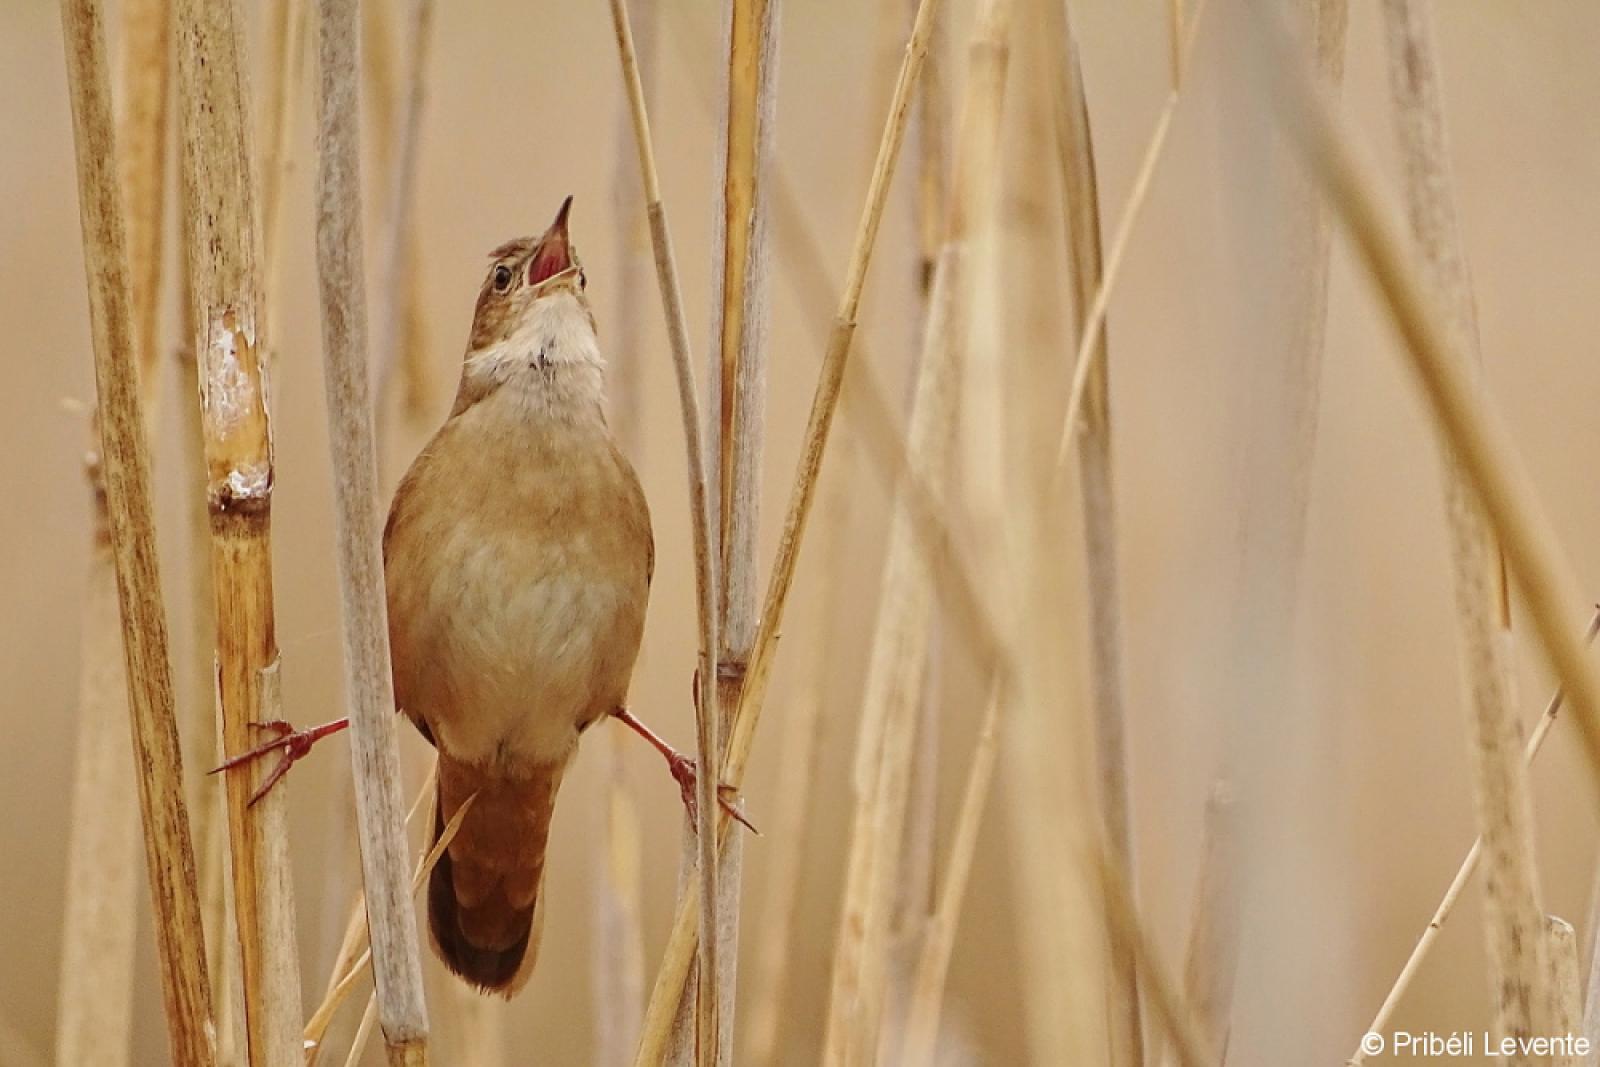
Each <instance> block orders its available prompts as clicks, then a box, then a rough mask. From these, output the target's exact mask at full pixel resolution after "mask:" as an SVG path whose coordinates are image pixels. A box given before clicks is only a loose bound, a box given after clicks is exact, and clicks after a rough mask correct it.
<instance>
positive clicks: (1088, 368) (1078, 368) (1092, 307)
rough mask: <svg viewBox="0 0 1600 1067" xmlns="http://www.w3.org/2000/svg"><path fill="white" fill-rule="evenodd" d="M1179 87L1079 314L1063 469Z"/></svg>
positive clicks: (1193, 33) (1192, 36)
mask: <svg viewBox="0 0 1600 1067" xmlns="http://www.w3.org/2000/svg"><path fill="white" fill-rule="evenodd" d="M1319 2H1320V0H1319ZM1205 9H1206V0H1196V3H1195V6H1194V10H1193V11H1192V12H1190V14H1189V18H1188V31H1187V33H1186V34H1185V36H1184V39H1183V47H1182V48H1181V49H1180V59H1179V63H1178V69H1179V70H1180V71H1186V70H1187V69H1188V65H1189V57H1190V55H1192V54H1193V52H1194V43H1195V41H1196V40H1197V39H1198V38H1199V36H1200V16H1201V15H1202V14H1204V13H1205ZM1182 90H1183V83H1182V82H1174V83H1173V86H1172V89H1171V91H1169V92H1168V93H1167V99H1166V102H1165V103H1164V104H1162V105H1161V113H1160V114H1159V115H1157V116H1156V121H1155V125H1154V127H1152V129H1151V131H1150V140H1149V141H1148V142H1146V144H1145V149H1144V156H1143V157H1142V158H1141V159H1140V161H1139V170H1138V172H1137V173H1136V174H1135V176H1134V179H1133V186H1132V188H1131V189H1130V190H1129V192H1128V200H1127V204H1126V205H1125V206H1124V207H1123V209H1122V217H1121V218H1119V219H1118V220H1117V227H1116V229H1115V230H1114V231H1112V237H1111V244H1110V246H1109V248H1110V250H1109V251H1108V252H1107V253H1106V256H1105V269H1104V271H1103V273H1102V275H1101V278H1100V284H1099V285H1098V286H1097V287H1096V288H1095V293H1094V300H1093V301H1092V302H1091V303H1090V304H1089V312H1088V314H1087V315H1086V316H1084V317H1083V321H1082V322H1081V323H1080V324H1079V327H1078V329H1079V332H1080V337H1079V339H1078V353H1077V356H1076V357H1075V358H1074V360H1073V364H1072V366H1073V372H1072V391H1071V392H1070V393H1069V394H1068V395H1067V411H1066V414H1065V415H1064V416H1063V417H1062V420H1061V424H1062V425H1061V444H1060V445H1059V447H1058V448H1057V450H1056V451H1057V458H1056V464H1057V467H1058V468H1059V469H1061V470H1065V468H1066V463H1067V453H1068V452H1069V451H1071V449H1072V445H1073V443H1074V442H1075V441H1076V440H1077V439H1078V420H1079V418H1080V416H1081V414H1082V411H1083V402H1084V397H1085V395H1086V394H1087V391H1088V388H1089V378H1090V376H1091V375H1093V374H1094V373H1096V369H1095V364H1096V363H1097V362H1098V359H1097V357H1096V353H1097V352H1100V351H1102V345H1101V344H1100V331H1101V330H1102V329H1103V328H1104V327H1105V322H1106V309H1107V308H1108V307H1110V304H1111V293H1112V290H1113V289H1115V288H1116V284H1117V279H1118V278H1119V277H1120V276H1121V271H1122V259H1123V255H1124V253H1126V252H1127V250H1128V242H1129V240H1130V239H1131V238H1132V237H1133V230H1134V227H1135V226H1136V225H1137V224H1138V222H1139V218H1140V216H1141V213H1142V212H1143V210H1144V205H1145V202H1146V200H1147V199H1148V197H1149V195H1150V183H1151V181H1152V180H1153V179H1154V178H1155V174H1156V167H1157V165H1158V164H1160V162H1161V159H1162V156H1163V155H1164V153H1165V151H1166V147H1167V135H1168V134H1169V133H1170V132H1171V130H1172V119H1173V117H1174V116H1175V115H1176V114H1177V112H1178V104H1179V103H1180V102H1181V101H1182V99H1183V92H1182Z"/></svg>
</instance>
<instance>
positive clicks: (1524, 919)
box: [1384, 0, 1552, 1038]
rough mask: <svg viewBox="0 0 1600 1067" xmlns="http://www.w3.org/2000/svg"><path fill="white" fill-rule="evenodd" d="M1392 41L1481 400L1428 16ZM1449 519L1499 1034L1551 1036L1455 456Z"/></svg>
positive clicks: (1416, 191)
mask: <svg viewBox="0 0 1600 1067" xmlns="http://www.w3.org/2000/svg"><path fill="white" fill-rule="evenodd" d="M1384 15H1385V18H1384V27H1385V39H1386V42H1387V44H1388V52H1389V86H1390V93H1391V96H1392V98H1393V101H1394V116H1395V124H1396V128H1397V131H1398V134H1399V141H1400V154H1401V158H1402V160H1403V161H1404V172H1405V192H1406V205H1407V210H1408V215H1409V218H1410V223H1411V233H1412V237H1413V239H1414V240H1415V242H1416V246H1417V249H1418V252H1419V253H1420V256H1421V261H1422V269H1423V271H1424V278H1425V279H1426V284H1427V285H1428V286H1429V287H1430V288H1431V289H1432V290H1433V294H1434V300H1435V304H1436V306H1437V307H1439V308H1440V309H1441V310H1442V311H1443V312H1444V314H1445V319H1446V323H1447V329H1448V330H1449V331H1450V333H1451V335H1452V342H1453V346H1452V348H1453V351H1455V352H1458V353H1460V354H1461V356H1462V357H1463V363H1462V365H1461V367H1460V370H1461V371H1462V372H1463V374H1464V376H1465V380H1466V382H1467V384H1468V385H1469V386H1470V387H1473V388H1481V380H1482V373H1481V371H1482V363H1483V356H1482V353H1481V351H1480V350H1479V343H1478V324H1477V311H1476V308H1475V306H1474V301H1473V297H1472V286H1471V282H1470V281H1469V277H1468V268H1467V261H1466V254H1465V251H1464V249H1463V247H1462V241H1461V234H1460V226H1459V223H1458V221H1457V218H1456V209H1455V201H1454V183H1453V181H1452V178H1451V174H1450V165H1449V158H1448V154H1447V149H1446V146H1445V125H1444V110H1443V103H1442V101H1441V98H1440V97H1441V91H1440V87H1439V76H1438V72H1437V70H1436V68H1435V60H1434V55H1433V42H1432V34H1431V31H1430V28H1429V25H1428V21H1427V14H1426V12H1424V11H1423V10H1422V8H1421V7H1420V6H1419V5H1415V4H1411V3H1408V2H1407V0H1386V2H1385V4H1384ZM1443 462H1444V485H1445V488H1444V495H1445V510H1446V514H1447V517H1448V526H1449V532H1450V547H1451V560H1452V563H1453V570H1454V578H1455V607H1456V611H1455V614H1456V618H1457V620H1458V621H1459V625H1460V658H1461V666H1462V670H1463V672H1464V675H1465V683H1466V697H1467V705H1468V710H1469V718H1468V730H1469V736H1470V737H1471V739H1472V754H1473V785H1474V795H1475V797H1476V799H1477V811H1478V826H1479V829H1480V832H1481V834H1482V838H1483V853H1484V858H1485V861H1486V863H1487V865H1488V870H1487V873H1486V875H1485V878H1486V884H1487V886H1488V893H1487V895H1486V898H1485V900H1486V904H1487V906H1486V908H1485V909H1484V936H1485V938H1486V939H1487V941H1488V948H1489V960H1490V973H1489V988H1490V990H1491V991H1492V993H1493V996H1494V998H1495V1012H1496V1025H1497V1028H1498V1030H1499V1032H1500V1033H1501V1034H1502V1035H1505V1036H1512V1037H1518V1038H1526V1037H1530V1036H1532V1035H1535V1034H1544V1033H1550V1032H1551V1031H1550V1030H1549V1027H1548V1021H1549V1020H1548V1014H1547V1011H1548V1006H1549V1004H1550V1003H1551V995H1552V994H1551V989H1550V970H1549V962H1548V960H1547V958H1546V954H1545V951H1544V949H1545V945H1544V942H1545V938H1544V926H1545V915H1544V907H1543V904H1542V902H1541V900H1540V891H1539V872H1538V866H1537V863H1536V861H1535V858H1534V827H1533V810H1532V807H1531V804H1530V801H1529V795H1528V783H1527V777H1526V774H1525V773H1524V769H1523V762H1522V760H1520V759H1519V758H1518V750H1519V749H1520V748H1521V741H1522V731H1521V727H1520V726H1519V724H1518V723H1517V720H1516V716H1515V715H1514V714H1513V711H1512V692H1511V686H1512V676H1511V671H1512V648H1511V644H1510V624H1511V619H1510V607H1509V603H1510V601H1509V592H1508V591H1507V589H1506V587H1505V569H1504V566H1503V565H1502V563H1501V560H1500V554H1499V551H1498V550H1497V548H1496V546H1495V543H1494V538H1493V536H1492V534H1491V533H1490V531H1489V529H1488V525H1487V523H1486V522H1485V520H1484V517H1483V514H1482V512H1481V511H1480V510H1479V509H1478V507H1477V504H1476V502H1475V501H1474V500H1473V498H1472V491H1471V489H1470V487H1469V486H1468V485H1467V483H1466V480H1465V478H1464V476H1463V474H1462V472H1461V470H1460V469H1459V467H1458V465H1457V463H1456V462H1455V460H1454V459H1453V458H1452V457H1451V456H1450V454H1449V453H1448V452H1446V454H1445V455H1444V457H1443Z"/></svg>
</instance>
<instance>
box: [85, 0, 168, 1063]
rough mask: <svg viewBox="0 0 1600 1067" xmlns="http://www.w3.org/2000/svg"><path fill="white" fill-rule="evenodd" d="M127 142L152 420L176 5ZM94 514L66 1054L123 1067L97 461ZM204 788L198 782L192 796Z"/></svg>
mask: <svg viewBox="0 0 1600 1067" xmlns="http://www.w3.org/2000/svg"><path fill="white" fill-rule="evenodd" d="M121 41H122V55H121V63H120V78H121V83H122V84H121V88H120V91H119V93H118V99H119V101H120V105H119V108H118V111H119V114H118V118H117V130H116V140H117V146H118V148H119V156H118V161H119V163H120V170H119V182H120V185H121V187H122V190H123V197H124V221H125V223H126V226H127V254H128V283H129V286H130V292H129V302H130V313H131V316H132V330H133V334H132V340H133V344H134V352H133V359H134V361H135V363H136V364H137V366H138V369H139V384H140V403H141V406H142V407H143V410H144V414H145V420H146V424H147V425H149V424H151V423H153V421H154V412H155V409H156V400H157V397H158V396H159V392H158V390H157V388H156V387H157V385H158V383H159V381H160V377H159V375H158V373H157V363H158V360H157V327H158V325H159V318H160V316H159V311H160V290H161V233H162V230H161V218H162V206H163V204H162V199H163V194H164V192H165V182H164V176H165V163H166V151H165V149H166V138H165V133H166V109H167V5H166V3H165V0H133V2H130V3H128V4H127V5H125V7H124V9H123V12H122V34H121ZM87 466H88V471H87V473H88V477H89V481H90V486H91V490H92V494H93V507H94V523H93V527H92V530H91V534H90V545H89V567H88V574H87V577H86V581H85V589H86V592H85V599H84V609H83V615H82V620H83V629H82V634H83V638H82V644H81V664H82V666H81V671H82V675H81V678H80V683H79V719H78V731H77V734H78V736H77V743H76V754H75V757H74V766H73V785H72V808H71V811H72V820H71V826H72V830H71V834H70V837H69V839H68V843H67V874H66V883H65V887H64V891H63V894H62V895H63V905H62V948H61V958H62V966H61V972H60V977H59V987H58V992H57V998H56V1002H57V1005H58V1010H57V1014H56V1043H55V1052H56V1062H57V1063H60V1064H63V1065H65V1064H78V1063H84V1062H87V1061H88V1060H89V1059H90V1058H91V1050H93V1053H92V1055H93V1058H95V1059H96V1060H97V1061H98V1062H102V1063H105V1064H106V1065H107V1067H121V1065H122V1064H125V1063H126V1062H127V1059H128V1055H129V1053H130V1051H131V1048H130V1039H131V1036H132V1023H133V1016H132V1010H133V1002H132V997H133V977H134V947H135V937H134V924H135V922H136V920H137V918H138V913H139V909H138V897H137V890H136V882H135V864H136V862H137V861H136V859H135V852H136V849H137V843H138V838H137V836H136V829H135V826H136V822H135V820H136V818H137V816H136V813H135V811H134V809H133V807H132V806H131V805H129V804H128V802H127V801H128V798H129V797H130V796H132V795H134V790H135V788H136V787H135V784H134V777H133V775H134V767H133V755H132V749H131V735H130V733H129V731H128V726H127V722H128V698H127V681H126V679H125V678H124V677H123V673H122V672H123V666H122V650H121V644H122V635H121V619H120V616H119V614H118V607H117V593H116V571H115V566H114V562H113V559H112V553H111V540H110V530H109V527H108V519H107V515H106V501H105V489H104V486H103V485H102V484H101V481H100V469H99V467H100V461H99V457H98V456H96V455H91V456H90V457H89V459H88V463H87ZM198 799H199V798H198V796H197V795H196V794H195V792H194V791H192V790H191V792H190V793H189V795H188V797H187V800H188V802H189V803H190V804H191V805H193V804H194V803H195V802H196V801H197V800H198Z"/></svg>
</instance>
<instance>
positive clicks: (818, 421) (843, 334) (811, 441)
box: [614, 0, 937, 1064]
mask: <svg viewBox="0 0 1600 1067" xmlns="http://www.w3.org/2000/svg"><path fill="white" fill-rule="evenodd" d="M936 3H937V0H923V3H922V6H921V7H920V8H919V9H918V13H917V19H916V22H915V25H914V28H913V30H912V33H911V39H910V40H909V41H908V42H907V45H906V55H905V58H904V60H903V62H902V64H901V67H900V76H899V80H898V81H897V82H896V84H895V95H894V101H893V103H892V104H891V105H890V110H889V115H888V118H887V121H886V123H885V128H884V137H883V140H882V142H881V143H880V144H879V149H878V160H877V163H876V165H875V166H874V168H873V175H872V180H871V183H870V184H869V188H868V194H867V201H866V205H865V207H864V208H863V213H862V218H861V224H860V227H859V229H858V230H857V233H856V240H855V244H854V246H853V248H852V250H851V257H850V265H849V267H848V269H847V272H846V281H845V285H844V288H843V291H842V293H841V294H840V299H839V307H838V311H837V312H836V314H835V319H834V325H833V329H832V331H831V332H830V334H829V337H828V347H827V351H826V353H825V355H824V357H823V367H822V372H821V375H820V377H819V380H818V384H817V390H816V393H815V395H814V396H813V398H812V405H811V413H810V416H809V419H808V422H807V425H806V437H805V441H804V443H803V445H802V448H801V459H800V469H799V471H798V472H797V474H796V477H795V484H794V489H793V493H792V495H791V498H790V502H789V509H788V512H787V513H786V514H785V517H784V524H783V531H782V534H781V535H780V540H779V545H778V556H777V560H776V561H775V562H774V564H773V570H772V576H771V579H770V580H769V582H768V586H767V594H766V598H765V601H764V604H763V607H762V611H761V615H760V620H761V622H760V627H759V629H758V631H757V634H756V641H755V645H754V647H753V649H752V653H751V659H750V663H749V668H748V671H747V673H746V676H745V679H744V688H743V691H742V693H741V695H740V701H739V710H738V712H737V713H736V715H735V717H734V721H733V729H732V731H731V733H730V736H729V740H728V747H727V757H728V758H727V762H726V764H725V765H724V772H723V780H724V781H726V782H729V783H731V784H733V785H735V786H737V785H738V783H739V782H741V781H742V780H743V777H744V768H745V763H746V761H747V760H748V758H749V755H750V745H751V742H752V740H753V737H754V731H755V726H756V722H757V720H758V719H759V717H760V708H761V705H762V702H763V701H764V700H765V697H766V690H767V681H768V678H769V677H770V672H771V668H772V653H773V650H774V638H775V637H776V634H777V630H778V626H779V625H780V623H781V621H782V616H783V608H784V606H785V604H786V603H787V600H788V595H789V589H790V588H791V586H792V584H793V580H794V567H795V563H796V561H797V559H798V555H799V547H800V543H801V540H802V538H803V536H804V532H805V525H806V520H807V518H808V517H809V515H810V512H811V504H812V502H813V500H814V498H815V493H816V483H817V474H818V472H819V471H820V469H821V465H822V456H823V453H824V450H825V448H826V445H827V437H828V430H829V427H830V426H831V424H832V421H833V415H834V412H835V410H836V408H837V406H838V400H839V391H840V386H841V385H842V383H843V379H844V370H845V366H846V364H847V361H848V358H849V354H850V344H851V341H852V339H853V337H854V334H855V319H856V311H857V309H858V308H859V307H860V302H861V290H862V286H863V284H864V282H865V278H866V269H867V267H868V265H869V264H870V262H871V258H872V248H873V245H874V243H875V240H876V236H877V230H878V224H879V222H880V221H881V220H882V217H883V207H884V203H885V202H886V200H887V196H888V185H889V179H890V178H891V177H892V176H893V172H894V163H895V160H896V157H897V156H898V154H899V150H900V146H901V144H902V143H903V141H904V136H905V126H906V118H907V116H908V114H909V112H910V105H911V93H912V90H913V89H915V87H916V80H917V76H918V74H919V73H920V72H921V68H922V61H923V58H924V57H925V55H926V51H927V44H928V32H929V30H930V29H931V20H930V15H931V13H932V9H933V7H935V6H936ZM614 10H615V8H614ZM637 113H638V112H637V111H636V114H637ZM652 221H654V220H652ZM657 248H658V259H659V258H660V256H659V248H660V244H659V242H658V244H657ZM670 318H671V317H670V316H669V322H670ZM701 810H702V811H704V810H705V809H704V807H702V809H701ZM730 822H731V819H729V818H726V817H724V818H722V819H720V820H718V823H719V827H718V829H719V833H726V832H727V828H728V825H729V823H730ZM699 907H700V897H699V895H698V892H697V890H695V889H694V888H693V887H690V888H688V889H687V890H686V891H685V893H684V894H683V898H682V899H680V901H679V903H678V910H677V914H676V916H675V918H674V920H673V926H672V932H671V935H670V937H669V939H668V942H667V948H666V951H665V952H664V954H663V958H662V963H661V966H660V968H659V970H658V971H657V974H656V982H655V986H654V988H653V989H652V991H651V996H650V1002H649V1005H648V1007H647V1008H646V1011H645V1022H644V1028H643V1033H642V1035H641V1038H640V1049H639V1055H638V1056H637V1057H635V1063H638V1064H653V1063H656V1062H659V1061H660V1058H661V1055H662V1051H663V1049H664V1048H665V1047H666V1042H667V1039H668V1033H669V1030H670V1027H671V1023H672V1019H673V1017H674V1016H675V1014H676V1012H677V1006H678V1004H679V1003H680V1002H681V1000H682V997H683V990H684V987H685V982H686V980H687V977H688V973H689V965H690V961H691V959H692V958H693V956H694V953H695V938H696V934H695V927H694V915H695V912H696V910H697V909H698V908H699Z"/></svg>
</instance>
